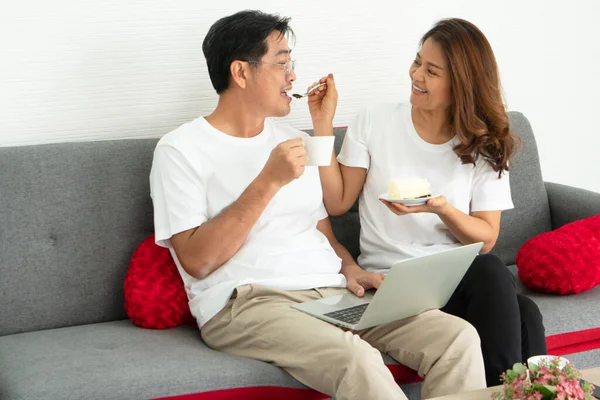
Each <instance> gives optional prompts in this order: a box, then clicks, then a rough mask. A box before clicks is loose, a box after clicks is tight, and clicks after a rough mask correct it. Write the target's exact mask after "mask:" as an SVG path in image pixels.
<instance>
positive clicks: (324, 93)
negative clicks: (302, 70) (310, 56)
mask: <svg viewBox="0 0 600 400" xmlns="http://www.w3.org/2000/svg"><path fill="white" fill-rule="evenodd" d="M320 83H325V84H326V85H324V86H321V87H319V88H317V89H315V90H313V91H312V92H311V93H310V94H309V95H308V110H309V111H310V116H311V118H312V120H313V125H314V126H315V127H318V126H319V125H320V124H327V125H331V124H333V117H334V116H335V110H336V108H337V102H338V92H337V89H336V87H335V81H334V80H333V74H329V75H327V76H324V77H322V78H321V79H320V80H319V81H318V82H315V83H313V84H312V85H311V86H309V88H308V89H310V88H312V87H313V86H316V85H318V84H320Z"/></svg>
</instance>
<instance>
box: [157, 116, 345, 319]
mask: <svg viewBox="0 0 600 400" xmlns="http://www.w3.org/2000/svg"><path fill="white" fill-rule="evenodd" d="M303 135H306V133H304V132H301V131H299V130H296V129H293V128H290V127H286V126H284V125H282V124H279V123H277V122H275V121H272V120H266V121H265V125H264V129H263V131H262V132H261V133H260V134H258V135H257V136H255V137H252V138H238V137H233V136H230V135H227V134H225V133H223V132H220V131H218V130H217V129H215V128H214V127H213V126H211V125H210V124H209V123H208V122H207V121H206V120H205V119H204V118H202V117H200V118H198V119H196V120H194V121H192V122H189V123H187V124H185V125H182V126H181V127H179V128H177V129H176V130H174V131H172V132H170V133H168V134H167V135H165V136H164V137H163V138H162V139H161V140H160V141H159V142H158V144H157V146H156V150H155V152H154V160H153V165H152V171H151V173H150V188H151V195H152V201H153V203H154V225H155V231H156V243H157V244H158V245H160V246H163V247H167V248H169V249H170V250H171V254H172V255H173V258H174V260H175V262H176V264H177V268H178V269H179V273H180V274H181V277H182V278H183V282H184V286H185V289H186V292H187V295H188V299H189V305H190V309H191V312H192V314H193V315H194V317H195V318H196V320H197V321H198V324H199V325H200V326H202V325H203V324H204V323H205V322H206V321H208V320H209V319H210V318H212V317H213V316H215V314H217V313H218V312H219V311H220V310H221V309H222V308H223V307H224V306H225V304H226V303H227V301H228V300H229V298H230V297H231V295H232V293H233V290H234V289H235V288H236V287H238V286H241V285H244V284H249V283H254V284H260V285H263V286H268V287H273V288H278V289H282V290H302V289H311V288H315V287H345V286H346V280H345V278H344V276H343V275H341V274H340V270H341V260H340V258H339V257H338V256H337V255H336V253H335V252H334V250H333V249H332V247H331V246H330V244H329V241H328V240H327V238H326V237H325V236H324V235H323V234H322V233H321V232H320V231H318V230H317V229H316V225H317V222H318V221H319V220H322V219H323V218H326V217H327V213H326V211H325V208H324V206H323V193H322V189H321V182H320V178H319V171H318V169H317V167H306V169H305V172H304V174H303V175H302V176H301V177H300V178H299V179H296V180H294V181H292V182H291V183H289V184H287V185H286V186H284V187H282V188H281V189H280V190H279V192H278V193H277V194H276V195H275V197H274V198H273V199H272V200H271V202H270V203H269V204H268V206H267V207H266V208H265V210H264V212H263V213H262V215H261V216H260V218H259V219H258V221H257V223H256V224H255V225H254V227H253V228H252V230H251V231H250V233H249V234H248V236H247V238H246V240H245V242H244V244H243V245H242V247H241V248H240V249H239V251H238V252H237V253H236V254H235V255H234V256H233V257H232V258H231V259H230V260H229V261H227V262H226V263H225V264H223V265H222V266H221V267H219V268H218V269H217V270H215V271H214V272H213V273H211V274H210V275H209V276H207V277H206V278H205V279H202V280H198V279H195V278H194V277H192V276H190V275H188V274H187V273H186V272H185V271H184V270H183V268H182V267H181V264H180V262H179V260H178V259H177V256H176V254H175V251H174V250H173V248H172V246H171V243H170V238H171V237H172V236H173V235H175V234H177V233H179V232H182V231H185V230H188V229H192V228H195V227H197V226H200V225H202V224H203V223H204V222H206V221H208V220H209V219H211V218H213V217H215V216H217V215H218V214H219V213H220V212H221V210H223V209H224V208H225V207H227V206H229V205H230V204H232V203H233V202H234V201H236V200H237V199H238V198H239V196H240V195H241V194H242V192H243V191H244V190H245V189H246V188H247V187H248V185H249V184H250V183H251V182H252V181H253V180H254V179H255V178H256V176H257V175H258V174H259V172H260V171H261V170H262V168H263V167H264V165H265V163H266V162H267V160H268V158H269V155H270V153H271V150H273V148H274V147H275V146H277V145H278V144H279V143H281V142H283V141H286V140H288V139H292V138H297V137H300V136H303ZM222 240H224V241H226V240H227V233H225V235H224V236H223V238H222Z"/></svg>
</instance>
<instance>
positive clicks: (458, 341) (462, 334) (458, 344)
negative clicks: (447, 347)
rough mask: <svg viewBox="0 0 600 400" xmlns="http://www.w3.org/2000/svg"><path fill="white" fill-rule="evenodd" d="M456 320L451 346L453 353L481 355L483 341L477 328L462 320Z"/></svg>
mask: <svg viewBox="0 0 600 400" xmlns="http://www.w3.org/2000/svg"><path fill="white" fill-rule="evenodd" d="M456 319H457V321H454V323H453V324H452V326H453V327H454V329H453V332H452V335H453V340H452V345H451V346H452V347H453V350H454V351H453V352H455V351H458V352H466V351H476V352H479V353H481V340H480V338H479V334H478V333H477V330H476V329H475V327H473V325H471V324H470V323H468V322H467V321H465V320H463V319H461V318H456Z"/></svg>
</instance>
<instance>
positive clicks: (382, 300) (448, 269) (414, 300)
mask: <svg viewBox="0 0 600 400" xmlns="http://www.w3.org/2000/svg"><path fill="white" fill-rule="evenodd" d="M482 245H483V243H481V242H479V243H473V244H469V245H465V246H461V247H454V248H452V249H449V250H445V251H442V252H439V253H436V254H429V255H426V256H422V257H415V258H411V259H408V260H403V261H399V262H397V263H396V264H394V265H393V266H392V267H391V269H390V271H389V272H388V273H387V275H386V277H385V279H384V280H383V282H382V284H381V286H379V289H377V290H376V291H367V292H366V293H365V295H364V297H357V296H355V295H354V294H351V293H348V294H343V295H338V296H331V297H327V298H324V299H319V300H312V301H307V302H305V303H299V304H294V305H293V306H292V307H294V308H296V309H298V310H300V311H303V312H305V313H307V314H310V315H312V316H315V317H317V318H320V319H322V320H324V321H327V322H330V323H332V324H334V325H338V326H341V327H343V328H348V329H352V330H360V329H366V328H370V327H372V326H376V325H380V324H385V323H388V322H392V321H397V320H400V319H404V318H408V317H412V316H414V315H417V314H420V313H422V312H424V311H427V310H432V309H439V308H442V307H443V306H445V305H446V303H447V302H448V300H449V299H450V296H451V295H452V293H453V292H454V290H455V289H456V287H457V286H458V284H459V283H460V281H461V279H462V278H463V276H464V275H465V273H466V272H467V269H468V268H469V266H470V265H471V263H472V262H473V260H474V259H475V257H476V256H477V254H478V253H479V250H481V246H482Z"/></svg>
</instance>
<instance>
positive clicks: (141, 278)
mask: <svg viewBox="0 0 600 400" xmlns="http://www.w3.org/2000/svg"><path fill="white" fill-rule="evenodd" d="M123 286H124V291H125V311H126V312H127V315H128V316H129V318H130V319H131V321H133V323H134V324H136V325H138V326H141V327H143V328H150V329H167V328H174V327H177V326H180V325H183V324H186V323H191V322H193V321H194V318H193V317H192V314H191V312H190V307H189V305H188V298H187V295H186V293H185V288H184V286H183V281H182V279H181V276H180V275H179V271H178V270H177V266H176V265H175V261H173V258H172V257H171V253H170V252H169V250H168V249H165V248H164V247H160V246H158V245H156V244H155V242H154V234H152V235H150V237H148V238H146V240H144V241H143V242H142V243H141V244H140V245H139V246H138V248H137V249H136V250H135V252H134V253H133V257H132V258H131V262H130V264H129V269H128V270H127V274H126V275H125V283H124V285H123Z"/></svg>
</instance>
